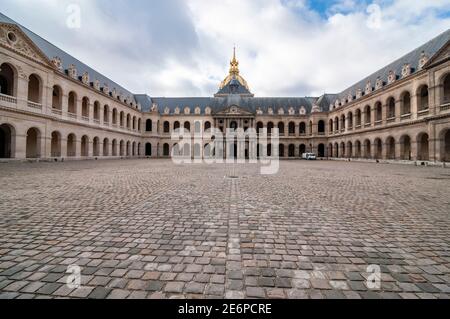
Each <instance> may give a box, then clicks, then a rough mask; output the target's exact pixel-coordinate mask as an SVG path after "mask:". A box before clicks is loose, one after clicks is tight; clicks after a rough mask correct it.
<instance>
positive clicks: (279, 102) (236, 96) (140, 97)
mask: <svg viewBox="0 0 450 319" xmlns="http://www.w3.org/2000/svg"><path fill="white" fill-rule="evenodd" d="M0 23H9V24H14V25H17V26H18V27H19V28H20V29H21V30H22V31H23V32H24V33H25V34H26V35H27V36H28V37H29V38H30V39H31V40H32V41H33V42H34V43H35V44H36V45H37V46H38V47H39V49H40V50H41V51H42V52H43V53H44V54H45V55H46V57H47V58H48V59H49V60H51V59H53V57H56V56H57V57H59V58H61V60H62V64H63V68H64V70H67V69H68V68H69V66H70V65H71V64H74V65H75V66H76V68H77V71H78V75H82V74H83V73H84V72H88V73H89V77H90V80H91V81H95V80H98V81H99V82H100V86H103V85H104V84H107V85H108V87H109V89H110V90H111V91H112V90H113V89H114V88H115V89H116V92H117V93H118V94H123V95H124V96H130V97H134V99H135V102H137V103H139V104H140V105H141V108H142V111H144V112H148V111H150V109H151V107H152V104H154V103H155V104H157V106H158V110H159V112H160V113H164V110H165V108H166V107H168V108H169V109H170V112H171V113H174V110H175V109H176V108H177V107H179V109H180V113H183V110H184V108H185V107H189V108H190V109H191V114H194V111H195V108H196V107H200V109H201V112H202V113H204V111H205V109H206V107H210V108H211V110H212V111H213V112H217V111H219V110H221V109H223V108H225V107H228V106H231V105H237V106H240V107H243V108H246V109H248V110H249V111H250V112H253V113H255V112H256V109H257V108H261V110H262V111H263V112H264V113H267V110H268V109H269V108H272V109H273V111H274V114H277V113H278V110H279V109H280V108H283V110H284V111H285V114H288V111H289V108H290V107H293V108H294V109H295V111H296V114H298V111H299V109H300V108H301V107H305V109H306V112H307V113H311V110H312V107H313V105H314V104H315V105H318V106H319V107H320V108H321V110H322V111H324V112H327V111H329V108H330V105H331V104H334V103H335V101H336V100H337V99H339V100H342V99H345V98H347V96H348V95H349V94H350V93H351V94H352V95H353V96H355V95H356V91H357V90H358V89H361V90H362V91H363V92H364V90H365V86H366V83H367V82H368V81H370V82H371V83H372V86H375V83H376V80H377V78H381V79H382V80H383V82H384V83H387V81H388V80H387V78H388V74H389V72H390V71H391V70H392V71H395V73H396V74H397V77H399V76H400V75H401V72H402V68H403V65H404V64H410V65H411V68H412V73H414V72H417V70H419V60H420V57H421V54H422V52H425V53H426V54H427V56H428V57H429V58H430V59H431V58H432V57H433V56H434V55H435V54H436V53H437V52H438V51H439V50H440V49H441V48H442V47H443V46H444V45H445V44H446V43H447V42H448V41H449V40H450V29H449V30H447V31H445V32H444V33H442V34H441V35H439V36H437V37H436V38H434V39H432V40H431V41H429V42H427V43H426V44H424V45H422V46H421V47H419V48H417V49H416V50H414V51H412V52H410V53H408V54H406V55H405V56H403V57H402V58H400V59H398V60H396V61H394V62H393V63H391V64H389V65H388V66H386V67H384V68H382V69H381V70H379V71H377V72H375V73H373V74H372V75H370V76H368V77H366V78H364V79H363V80H361V81H359V82H358V83H356V84H355V85H353V86H351V87H350V88H348V89H346V90H344V91H342V92H341V93H339V94H324V95H322V96H320V97H318V98H317V97H292V98H290V97H266V98H260V97H250V96H249V95H250V94H251V93H250V92H249V91H248V90H247V89H246V88H245V87H244V86H243V85H241V84H240V83H239V81H237V82H238V83H236V84H239V85H236V86H234V87H231V86H232V85H231V84H234V82H233V83H231V82H230V83H229V84H227V85H226V86H225V87H223V88H222V89H220V90H219V92H218V93H217V94H218V95H219V96H216V97H181V98H165V97H150V96H148V95H146V94H133V93H131V92H130V91H128V90H127V89H125V88H124V87H122V86H120V85H119V84H117V83H116V82H114V81H112V80H110V79H108V78H107V77H105V76H103V75H102V74H100V73H99V72H97V71H95V70H94V69H92V68H90V67H89V66H87V65H86V64H84V63H82V62H81V61H79V60H77V59H76V58H74V57H73V56H71V55H70V54H68V53H66V52H64V51H63V50H61V49H59V48H58V47H56V46H54V45H53V44H51V43H50V42H48V41H46V40H45V39H43V38H41V37H40V36H38V35H37V34H35V33H33V32H32V31H30V30H28V29H27V28H25V27H24V26H22V25H20V24H18V23H17V22H15V21H14V20H12V19H10V18H8V17H7V16H5V15H3V14H2V13H0ZM221 95H223V96H221Z"/></svg>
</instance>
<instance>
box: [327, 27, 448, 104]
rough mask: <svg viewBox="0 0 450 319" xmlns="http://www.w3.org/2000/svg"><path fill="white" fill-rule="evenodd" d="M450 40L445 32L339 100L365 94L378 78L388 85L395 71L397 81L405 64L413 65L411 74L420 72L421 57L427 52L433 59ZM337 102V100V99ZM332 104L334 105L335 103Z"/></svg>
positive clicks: (350, 90) (353, 88) (347, 90)
mask: <svg viewBox="0 0 450 319" xmlns="http://www.w3.org/2000/svg"><path fill="white" fill-rule="evenodd" d="M449 40H450V29H449V30H447V31H445V32H444V33H442V34H440V35H438V36H437V37H436V38H434V39H432V40H431V41H429V42H427V43H425V44H424V45H422V46H420V47H418V48H417V49H415V50H414V51H412V52H410V53H408V54H406V55H405V56H403V57H401V58H400V59H398V60H396V61H394V62H392V63H391V64H389V65H387V66H386V67H384V68H382V69H380V70H378V71H377V72H375V73H373V74H371V75H369V76H368V77H366V78H364V79H363V80H361V81H359V82H358V83H356V84H354V85H352V86H351V87H349V88H347V89H346V90H344V91H343V92H341V93H340V94H339V95H338V98H339V99H345V98H347V96H348V95H349V94H350V93H351V94H352V95H353V96H355V95H356V91H357V90H358V89H362V91H363V93H364V91H365V87H366V84H367V82H368V81H370V82H371V84H372V87H375V83H376V81H377V78H381V80H382V81H383V82H384V84H386V83H388V75H389V71H391V70H392V71H394V72H395V74H396V75H397V79H398V78H399V76H401V74H402V68H403V65H405V64H410V65H411V68H412V70H411V74H413V73H414V72H417V71H418V70H419V61H420V57H421V55H422V52H425V54H426V55H427V56H428V57H429V58H430V59H431V58H432V57H433V56H434V55H435V54H436V53H437V52H438V51H439V50H440V49H441V48H442V47H443V46H444V45H445V44H446V43H447V42H448V41H449ZM335 101H336V99H335ZM335 101H333V102H332V104H334V102H335Z"/></svg>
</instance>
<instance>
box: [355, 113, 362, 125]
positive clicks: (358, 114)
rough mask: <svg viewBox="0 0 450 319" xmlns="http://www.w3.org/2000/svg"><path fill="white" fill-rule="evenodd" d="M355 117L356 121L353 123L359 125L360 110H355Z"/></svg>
mask: <svg viewBox="0 0 450 319" xmlns="http://www.w3.org/2000/svg"><path fill="white" fill-rule="evenodd" d="M355 118H356V123H355V125H356V126H358V127H360V126H361V110H359V109H358V110H356V112H355Z"/></svg>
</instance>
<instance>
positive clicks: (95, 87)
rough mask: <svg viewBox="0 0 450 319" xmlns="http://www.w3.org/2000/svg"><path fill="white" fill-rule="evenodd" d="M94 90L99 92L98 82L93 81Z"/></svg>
mask: <svg viewBox="0 0 450 319" xmlns="http://www.w3.org/2000/svg"><path fill="white" fill-rule="evenodd" d="M94 89H96V90H97V91H100V81H99V80H97V79H95V81H94Z"/></svg>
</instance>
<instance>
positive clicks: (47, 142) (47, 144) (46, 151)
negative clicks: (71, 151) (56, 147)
mask: <svg viewBox="0 0 450 319" xmlns="http://www.w3.org/2000/svg"><path fill="white" fill-rule="evenodd" d="M41 140H42V143H41V152H40V153H41V157H42V158H50V157H52V136H51V135H50V136H46V137H44V138H41ZM42 146H43V147H44V148H42Z"/></svg>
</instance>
